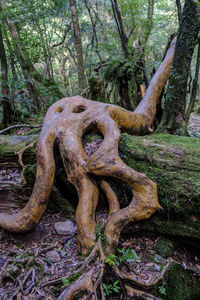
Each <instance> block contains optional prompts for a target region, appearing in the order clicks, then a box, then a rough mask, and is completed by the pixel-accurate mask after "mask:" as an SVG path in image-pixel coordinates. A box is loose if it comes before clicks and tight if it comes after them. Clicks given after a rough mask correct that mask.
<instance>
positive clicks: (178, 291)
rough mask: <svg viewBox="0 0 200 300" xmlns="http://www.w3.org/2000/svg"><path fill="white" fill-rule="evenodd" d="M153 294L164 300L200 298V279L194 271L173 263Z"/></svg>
mask: <svg viewBox="0 0 200 300" xmlns="http://www.w3.org/2000/svg"><path fill="white" fill-rule="evenodd" d="M153 295H155V296H157V297H159V298H161V299H163V300H169V299H170V300H189V299H191V300H192V299H200V281H199V279H198V278H197V277H196V276H194V274H193V272H191V271H189V270H185V269H184V268H183V267H182V266H181V265H179V264H176V263H173V264H171V266H170V267H169V269H168V271H167V272H166V274H165V276H164V278H163V279H162V280H161V281H159V282H158V284H157V285H156V287H154V289H153ZM193 297H195V298H193ZM198 297H199V298H198Z"/></svg>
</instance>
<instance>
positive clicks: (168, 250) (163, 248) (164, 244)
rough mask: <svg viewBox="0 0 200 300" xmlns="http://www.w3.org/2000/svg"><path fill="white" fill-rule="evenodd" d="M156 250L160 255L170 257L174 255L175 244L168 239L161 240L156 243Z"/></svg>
mask: <svg viewBox="0 0 200 300" xmlns="http://www.w3.org/2000/svg"><path fill="white" fill-rule="evenodd" d="M155 250H156V252H157V253H158V254H159V255H161V256H163V257H169V256H171V255H172V253H173V243H172V242H171V241H170V240H167V239H160V240H158V242H157V243H156V246H155Z"/></svg>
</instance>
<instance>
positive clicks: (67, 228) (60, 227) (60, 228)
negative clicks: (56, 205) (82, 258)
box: [55, 220, 77, 236]
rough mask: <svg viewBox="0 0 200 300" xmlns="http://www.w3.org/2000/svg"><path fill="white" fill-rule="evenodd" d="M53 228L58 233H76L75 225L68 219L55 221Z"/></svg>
mask: <svg viewBox="0 0 200 300" xmlns="http://www.w3.org/2000/svg"><path fill="white" fill-rule="evenodd" d="M55 230H56V232H57V234H59V235H68V236H73V235H75V234H76V233H77V227H76V226H75V225H74V224H73V222H72V221H70V220H67V221H65V222H56V223H55Z"/></svg>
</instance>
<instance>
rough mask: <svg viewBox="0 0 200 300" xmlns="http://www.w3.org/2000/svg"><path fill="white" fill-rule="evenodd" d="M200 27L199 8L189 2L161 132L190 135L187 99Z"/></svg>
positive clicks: (183, 19) (186, 6)
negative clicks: (189, 78)
mask: <svg viewBox="0 0 200 300" xmlns="http://www.w3.org/2000/svg"><path fill="white" fill-rule="evenodd" d="M199 28H200V25H199V23H198V18H197V11H196V5H195V4H194V3H193V1H192V0H186V1H185V6H184V10H183V15H182V21H181V25H180V28H179V31H178V37H177V42H176V48H175V54H174V61H173V65H172V71H171V74H170V78H169V86H168V89H167V95H166V103H165V106H164V112H163V117H162V121H161V123H160V125H159V127H158V130H157V131H158V132H161V131H164V132H167V133H171V134H178V135H187V134H188V133H187V127H186V126H187V118H186V113H185V110H186V96H187V81H188V76H189V72H190V64H191V59H192V55H193V52H194V48H195V45H196V44H197V38H198V32H199Z"/></svg>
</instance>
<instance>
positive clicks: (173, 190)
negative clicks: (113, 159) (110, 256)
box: [119, 134, 200, 238]
mask: <svg viewBox="0 0 200 300" xmlns="http://www.w3.org/2000/svg"><path fill="white" fill-rule="evenodd" d="M119 151H120V155H121V157H122V159H123V160H124V161H125V163H126V164H127V165H129V166H130V167H132V168H133V169H135V170H136V171H138V172H141V173H145V174H146V175H147V176H148V177H149V178H150V179H152V180H153V181H155V182H156V183H157V184H158V195H159V201H160V204H161V205H162V207H163V209H164V211H162V212H157V213H156V215H155V216H153V217H152V218H151V221H149V220H148V221H147V222H144V224H145V228H146V227H148V226H147V223H148V224H149V226H151V227H153V228H154V229H156V231H158V232H160V233H168V234H173V235H175V234H180V235H181V236H190V235H191V236H193V237H194V236H195V237H198V238H200V233H199V230H198V222H199V215H200V140H199V139H196V138H191V137H181V136H171V135H163V134H156V135H151V136H144V137H136V136H134V137H133V136H130V135H128V134H123V135H122V139H121V142H120V145H119Z"/></svg>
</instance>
